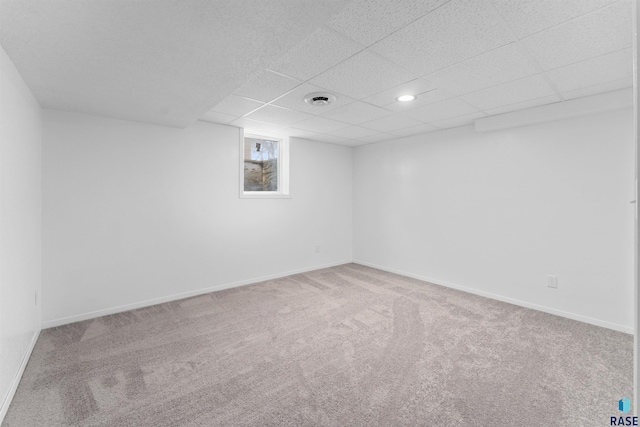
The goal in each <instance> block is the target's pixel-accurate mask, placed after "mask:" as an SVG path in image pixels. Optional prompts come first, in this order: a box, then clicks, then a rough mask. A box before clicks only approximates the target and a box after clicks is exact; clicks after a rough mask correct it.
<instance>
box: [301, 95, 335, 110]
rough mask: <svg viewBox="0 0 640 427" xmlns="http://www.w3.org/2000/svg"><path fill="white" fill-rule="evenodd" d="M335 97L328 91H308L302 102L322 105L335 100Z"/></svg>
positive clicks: (316, 105) (317, 105)
mask: <svg viewBox="0 0 640 427" xmlns="http://www.w3.org/2000/svg"><path fill="white" fill-rule="evenodd" d="M335 100H336V97H335V96H333V95H331V94H330V93H310V94H309V95H307V96H305V97H304V102H306V103H307V104H310V105H313V106H315V107H324V106H325V105H329V104H331V103H332V102H335Z"/></svg>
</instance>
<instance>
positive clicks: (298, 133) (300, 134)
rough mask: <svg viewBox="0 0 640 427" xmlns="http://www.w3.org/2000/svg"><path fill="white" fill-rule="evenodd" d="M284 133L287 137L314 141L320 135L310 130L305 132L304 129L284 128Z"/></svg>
mask: <svg viewBox="0 0 640 427" xmlns="http://www.w3.org/2000/svg"><path fill="white" fill-rule="evenodd" d="M282 132H283V133H284V134H285V135H289V136H292V137H295V138H306V139H313V138H314V137H315V136H316V135H318V132H311V131H308V130H304V129H296V128H292V127H289V128H284V129H282Z"/></svg>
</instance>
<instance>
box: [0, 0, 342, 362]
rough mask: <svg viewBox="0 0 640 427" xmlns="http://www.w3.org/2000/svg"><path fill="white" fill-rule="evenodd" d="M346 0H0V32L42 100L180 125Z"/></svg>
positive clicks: (217, 100)
mask: <svg viewBox="0 0 640 427" xmlns="http://www.w3.org/2000/svg"><path fill="white" fill-rule="evenodd" d="M348 3H349V1H348V0H328V1H313V0H303V1H296V0H253V1H238V0H236V1H234V0H224V1H223V0H213V1H206V0H205V1H202V0H185V1H183V0H169V1H153V0H152V1H144V0H143V1H136V0H117V1H110V0H107V1H102V0H98V1H38V0H36V1H32V0H24V1H22V0H18V1H0V33H1V34H0V39H1V44H2V47H3V48H4V49H5V50H6V52H7V54H8V55H9V57H11V60H12V62H13V63H14V64H15V66H16V68H17V69H18V71H19V72H20V75H21V77H22V78H23V79H24V81H25V82H26V83H27V85H29V86H30V88H31V90H32V92H33V93H34V95H35V97H36V98H37V99H38V100H39V102H40V104H42V106H43V107H49V108H57V109H71V110H74V111H85V112H86V110H84V109H87V108H88V109H90V110H89V111H90V112H91V113H94V114H100V115H103V116H108V117H117V118H121V119H127V120H133V121H142V122H146V123H154V124H165V125H167V126H178V127H183V128H184V127H185V126H188V125H189V124H190V123H193V122H194V121H195V120H196V119H198V118H199V117H201V116H202V114H203V113H205V112H206V111H209V110H211V109H212V108H213V107H215V106H216V105H217V104H219V103H220V102H221V101H222V100H223V99H224V98H225V97H226V96H228V95H229V94H231V93H233V91H234V90H236V89H238V88H239V87H240V86H242V85H243V84H244V83H246V82H247V79H248V78H249V77H250V76H252V75H254V74H256V73H258V72H260V71H262V70H264V69H265V68H267V66H268V64H269V63H270V62H271V61H272V60H273V59H275V58H279V57H280V56H282V55H283V54H285V53H286V52H287V51H288V50H289V49H291V47H293V46H295V44H296V43H298V42H299V41H300V40H302V39H303V38H304V37H305V36H307V35H308V34H310V33H312V32H313V31H314V30H315V29H316V28H318V27H319V26H321V25H322V24H323V23H324V22H327V21H328V20H329V19H330V18H331V17H333V16H335V15H336V14H337V13H339V12H340V11H341V10H342V9H343V8H344V7H346V6H347V5H348ZM87 104H88V105H87ZM215 111H216V112H221V113H228V114H232V115H240V114H236V113H235V112H234V113H231V112H229V111H220V110H215ZM246 112H248V111H244V112H243V113H242V114H244V113H246ZM3 372H4V371H3Z"/></svg>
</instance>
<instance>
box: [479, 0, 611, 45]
mask: <svg viewBox="0 0 640 427" xmlns="http://www.w3.org/2000/svg"><path fill="white" fill-rule="evenodd" d="M491 1H492V3H493V5H494V6H495V8H496V9H497V10H498V12H499V13H500V15H502V17H503V18H504V19H505V21H506V22H507V24H509V26H510V27H511V28H512V29H513V31H515V33H516V34H517V35H518V37H520V38H523V37H526V36H528V35H531V34H534V33H537V32H539V31H542V30H545V29H547V28H550V27H553V26H555V25H558V24H561V23H563V22H565V21H568V20H570V19H573V18H577V17H578V16H581V15H584V14H586V13H589V12H591V11H594V10H596V9H600V8H601V7H604V6H607V5H608V4H611V3H615V2H616V1H618V0H491Z"/></svg>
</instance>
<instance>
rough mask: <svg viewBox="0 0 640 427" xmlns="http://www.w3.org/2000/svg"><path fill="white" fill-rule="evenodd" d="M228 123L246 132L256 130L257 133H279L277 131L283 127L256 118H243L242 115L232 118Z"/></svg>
mask: <svg viewBox="0 0 640 427" xmlns="http://www.w3.org/2000/svg"><path fill="white" fill-rule="evenodd" d="M229 124H230V125H231V126H237V127H239V128H243V129H244V130H245V131H247V132H257V133H260V132H268V133H279V131H280V130H282V129H283V127H282V126H280V125H274V124H272V123H264V122H258V121H256V120H251V119H245V118H244V117H241V118H239V119H237V120H234V121H232V122H231V123H229Z"/></svg>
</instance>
